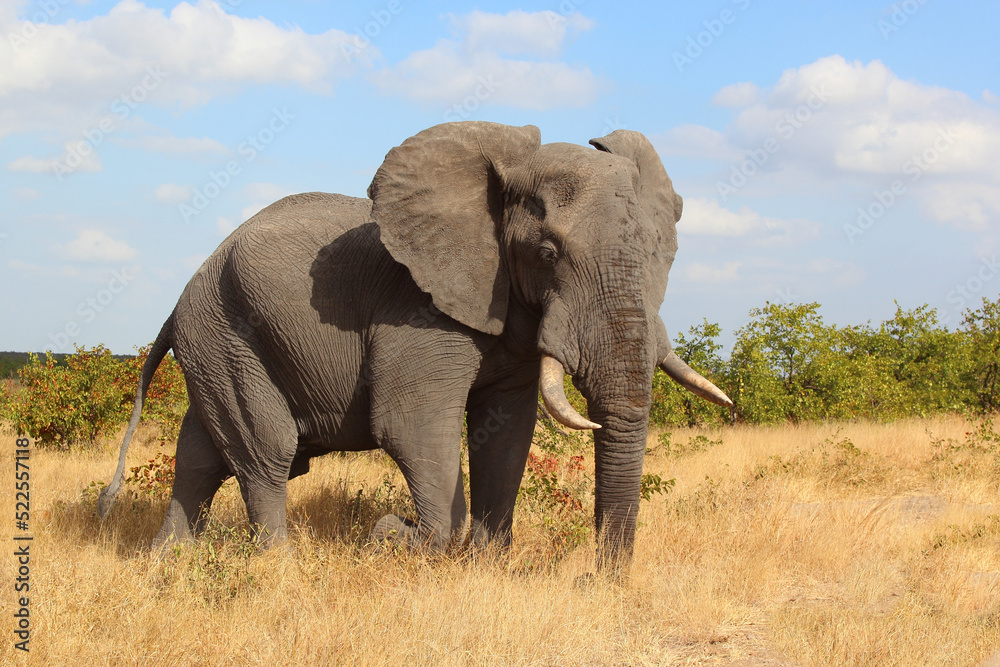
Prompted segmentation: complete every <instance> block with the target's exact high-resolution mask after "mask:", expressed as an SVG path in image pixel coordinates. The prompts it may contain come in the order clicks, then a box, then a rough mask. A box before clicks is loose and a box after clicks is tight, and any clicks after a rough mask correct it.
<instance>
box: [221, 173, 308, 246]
mask: <svg viewBox="0 0 1000 667" xmlns="http://www.w3.org/2000/svg"><path fill="white" fill-rule="evenodd" d="M240 194H241V195H242V196H243V198H244V199H245V200H248V201H249V202H250V203H249V204H247V205H246V206H244V207H243V209H242V210H241V211H240V215H239V218H238V219H236V220H234V219H232V218H226V217H224V216H221V215H220V216H218V217H217V218H216V219H215V229H216V231H217V232H218V233H219V235H220V236H229V234H231V233H232V232H233V230H235V229H236V228H237V227H239V226H240V225H241V224H243V223H244V222H246V221H247V220H249V219H250V218H252V217H253V216H255V215H257V214H258V213H260V211H261V210H262V209H264V208H266V207H268V206H270V205H271V204H273V203H274V202H276V201H278V200H279V199H281V198H282V197H287V196H288V195H290V194H294V192H293V191H292V190H289V189H288V188H286V187H284V186H281V185H278V184H276V183H250V184H249V185H247V186H246V187H244V188H243V189H242V190H241V191H240Z"/></svg>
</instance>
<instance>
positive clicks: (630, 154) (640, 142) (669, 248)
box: [590, 130, 684, 310]
mask: <svg viewBox="0 0 1000 667" xmlns="http://www.w3.org/2000/svg"><path fill="white" fill-rule="evenodd" d="M590 143H591V145H592V146H594V147H595V148H597V149H598V150H602V151H604V152H606V153H611V154H613V155H620V156H621V157H625V158H628V159H630V160H632V161H633V162H634V163H635V166H636V167H637V168H638V169H639V192H638V195H639V204H640V205H641V206H642V210H643V212H645V214H646V215H647V216H648V217H649V219H650V220H651V221H652V223H653V225H654V227H655V228H656V231H657V234H658V237H659V241H658V243H657V244H656V249H655V250H654V251H653V264H652V266H651V267H650V270H651V272H652V276H651V278H652V283H651V284H652V289H653V293H652V295H651V297H652V299H653V300H654V302H655V306H656V308H657V310H658V309H659V307H660V304H661V303H663V295H664V293H665V292H666V291H667V274H668V273H669V272H670V265H671V264H673V262H674V255H675V254H676V253H677V221H678V220H680V218H681V212H682V210H683V208H684V200H683V199H681V197H680V195H678V194H677V193H676V192H674V185H673V183H672V182H671V181H670V177H669V176H667V170H666V169H664V168H663V163H662V162H660V156H659V155H657V154H656V149H655V148H653V144H651V143H650V142H649V139H647V138H646V137H645V136H643V135H642V134H640V133H639V132H632V131H631V130H615V131H614V132H612V133H611V134H609V135H607V136H605V137H601V138H600V139H591V140H590Z"/></svg>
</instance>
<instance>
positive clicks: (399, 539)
mask: <svg viewBox="0 0 1000 667" xmlns="http://www.w3.org/2000/svg"><path fill="white" fill-rule="evenodd" d="M368 539H369V540H370V541H372V542H389V543H397V544H403V545H405V546H407V547H414V546H417V544H419V542H418V541H417V524H416V523H414V522H413V521H410V520H409V519H404V518H403V517H401V516H396V515H395V514H386V515H385V516H384V517H382V518H381V519H379V520H378V522H377V523H376V524H375V527H374V528H372V532H371V533H369V534H368Z"/></svg>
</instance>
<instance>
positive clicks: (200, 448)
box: [153, 409, 231, 548]
mask: <svg viewBox="0 0 1000 667" xmlns="http://www.w3.org/2000/svg"><path fill="white" fill-rule="evenodd" d="M230 475H231V473H230V471H229V466H227V465H226V462H225V460H223V458H222V454H220V453H219V450H218V448H217V447H216V446H215V443H214V442H213V441H212V438H211V436H209V434H208V431H206V430H205V428H204V426H202V424H201V422H200V421H199V420H198V417H197V416H196V415H195V413H194V411H193V410H192V409H188V411H187V413H186V414H185V415H184V421H183V422H182V423H181V430H180V436H179V437H178V438H177V461H176V465H175V468H174V486H173V493H172V496H171V498H170V505H169V506H168V507H167V516H166V518H165V519H164V521H163V526H162V527H161V528H160V532H159V534H158V535H157V536H156V539H155V540H154V541H153V546H154V548H155V547H160V546H162V545H164V544H168V543H170V542H174V541H183V540H188V539H191V538H192V537H197V536H198V535H200V534H201V532H202V531H203V530H204V528H205V522H206V520H207V518H208V511H209V509H210V508H211V506H212V499H213V498H214V497H215V492H216V491H218V490H219V487H220V486H221V485H222V482H223V481H225V479H226V478H227V477H229V476H230Z"/></svg>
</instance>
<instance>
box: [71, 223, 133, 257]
mask: <svg viewBox="0 0 1000 667" xmlns="http://www.w3.org/2000/svg"><path fill="white" fill-rule="evenodd" d="M57 250H58V251H59V253H60V254H61V255H63V256H64V257H66V258H67V259H72V260H76V261H80V262H101V263H110V262H127V261H130V260H132V259H135V258H136V257H137V256H138V254H139V253H138V252H137V251H136V250H135V249H134V248H132V247H130V246H129V245H128V244H127V243H125V242H124V241H116V240H115V239H113V238H111V237H110V236H108V235H107V234H105V233H104V232H101V231H98V230H96V229H84V230H82V231H80V232H79V234H78V235H77V237H76V238H75V239H73V240H72V241H70V242H69V243H67V244H66V245H63V246H57Z"/></svg>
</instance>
